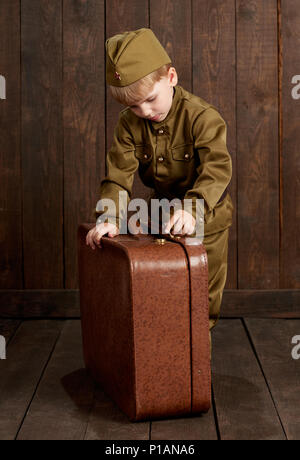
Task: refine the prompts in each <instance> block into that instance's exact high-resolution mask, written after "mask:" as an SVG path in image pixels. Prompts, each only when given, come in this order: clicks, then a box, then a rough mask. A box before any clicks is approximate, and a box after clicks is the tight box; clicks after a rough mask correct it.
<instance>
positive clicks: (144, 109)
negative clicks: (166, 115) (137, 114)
mask: <svg viewBox="0 0 300 460" xmlns="http://www.w3.org/2000/svg"><path fill="white" fill-rule="evenodd" d="M140 110H141V113H142V115H143V117H146V118H148V117H150V115H151V110H150V108H149V107H148V106H145V105H144V106H143V105H142V106H141V107H140Z"/></svg>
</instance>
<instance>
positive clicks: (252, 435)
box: [212, 320, 285, 440]
mask: <svg viewBox="0 0 300 460" xmlns="http://www.w3.org/2000/svg"><path fill="white" fill-rule="evenodd" d="M212 350H213V353H212V372H213V378H212V382H213V389H214V397H215V403H216V413H217V418H218V426H219V431H220V436H221V439H222V440H228V439H230V440H275V439H277V440H279V439H285V434H284V432H283V430H282V427H281V424H280V420H279V418H278V415H277V412H276V409H275V407H274V404H273V401H272V398H271V396H270V393H269V390H268V387H267V385H266V382H265V379H264V376H263V374H262V372H261V370H260V367H259V365H258V363H257V360H256V357H255V355H254V353H253V350H252V348H251V344H250V343H249V340H248V338H247V335H246V332H245V330H244V328H243V325H242V323H241V321H240V320H221V321H220V322H219V324H218V325H217V326H216V328H215V329H213V331H212Z"/></svg>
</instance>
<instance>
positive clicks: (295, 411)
mask: <svg viewBox="0 0 300 460" xmlns="http://www.w3.org/2000/svg"><path fill="white" fill-rule="evenodd" d="M245 323H246V326H247V328H248V330H249V333H250V336H251V339H252V341H253V344H254V347H255V350H256V353H257V356H258V359H259V361H260V364H261V366H262V369H263V373H264V375H265V378H266V380H267V382H268V386H269V388H270V392H271V394H272V398H273V400H274V403H275V406H276V408H277V411H278V414H279V417H280V420H281V422H282V425H283V428H284V431H285V433H286V436H287V438H288V439H289V440H299V439H300V404H299V390H300V360H299V359H293V357H292V349H293V348H294V347H295V344H292V338H293V337H294V336H297V335H298V336H299V338H300V320H291V319H290V320H285V319H273V320H271V321H270V320H269V319H255V318H248V319H246V320H245ZM297 354H298V355H299V354H300V351H299V352H298V353H297Z"/></svg>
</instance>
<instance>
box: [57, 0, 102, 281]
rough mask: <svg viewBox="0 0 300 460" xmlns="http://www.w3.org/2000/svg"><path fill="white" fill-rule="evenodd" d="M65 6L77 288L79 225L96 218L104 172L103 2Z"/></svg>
mask: <svg viewBox="0 0 300 460" xmlns="http://www.w3.org/2000/svg"><path fill="white" fill-rule="evenodd" d="M63 8H64V10H63V18H64V23H63V34H64V35H63V62H64V68H63V129H64V256H65V284H64V287H66V288H76V287H77V286H78V281H77V280H78V274H77V273H78V271H77V252H76V244H77V240H76V236H77V226H78V224H79V223H80V222H82V221H86V220H88V221H89V222H92V221H93V220H94V216H93V210H94V209H95V207H96V203H97V200H98V199H99V197H98V189H99V186H100V179H101V176H104V174H105V89H104V82H105V75H104V73H105V64H104V62H105V61H104V47H103V42H104V22H105V21H104V1H103V0H92V1H82V2H78V1H76V0H66V1H64V2H63Z"/></svg>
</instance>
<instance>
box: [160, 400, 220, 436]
mask: <svg viewBox="0 0 300 460" xmlns="http://www.w3.org/2000/svg"><path fill="white" fill-rule="evenodd" d="M165 439H169V440H188V439H197V440H200V441H204V440H205V441H214V440H217V439H218V437H217V432H216V425H215V419H214V413H213V408H211V409H210V410H209V411H208V413H206V414H201V415H198V416H193V417H181V418H174V419H170V420H169V419H168V420H159V421H154V422H152V424H151V440H165Z"/></svg>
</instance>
